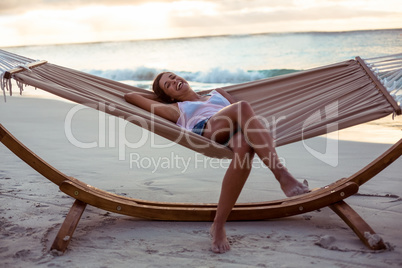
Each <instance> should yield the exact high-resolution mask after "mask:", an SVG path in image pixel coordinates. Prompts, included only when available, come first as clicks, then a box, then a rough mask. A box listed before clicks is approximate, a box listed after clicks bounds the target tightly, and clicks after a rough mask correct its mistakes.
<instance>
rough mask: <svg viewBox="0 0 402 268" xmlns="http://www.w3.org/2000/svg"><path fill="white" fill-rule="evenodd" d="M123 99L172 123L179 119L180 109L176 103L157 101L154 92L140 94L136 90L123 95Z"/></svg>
mask: <svg viewBox="0 0 402 268" xmlns="http://www.w3.org/2000/svg"><path fill="white" fill-rule="evenodd" d="M124 99H125V100H126V101H127V102H128V103H131V104H134V105H135V106H138V107H140V108H142V109H144V110H147V111H148V112H151V113H153V114H156V115H158V116H161V117H163V118H165V119H167V120H169V121H172V122H173V123H176V122H177V120H178V119H179V116H180V111H179V107H178V105H177V104H176V103H172V104H164V103H161V102H159V101H157V97H156V96H155V95H154V94H149V95H141V94H138V93H137V92H130V93H126V94H125V95H124Z"/></svg>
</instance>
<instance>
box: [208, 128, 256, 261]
mask: <svg viewBox="0 0 402 268" xmlns="http://www.w3.org/2000/svg"><path fill="white" fill-rule="evenodd" d="M229 146H230V147H231V149H232V150H233V152H234V157H233V159H232V162H231V163H230V166H229V168H228V169H227V171H226V173H225V176H224V178H223V182H222V190H221V194H220V197H219V202H218V209H217V211H216V215H215V219H214V223H213V224H212V226H211V229H210V233H211V235H212V246H211V249H212V251H213V252H215V253H225V252H226V251H228V250H229V249H230V246H229V242H228V240H227V238H226V231H225V223H226V220H227V218H228V216H229V214H230V212H231V211H232V209H233V206H234V205H235V203H236V201H237V198H238V197H239V195H240V192H241V190H242V189H243V186H244V183H245V182H246V180H247V178H248V176H249V174H250V171H251V167H252V161H253V157H254V152H253V150H252V148H251V147H250V146H249V145H248V143H247V142H246V140H245V138H244V136H243V134H242V133H241V132H238V133H236V134H235V135H234V136H233V137H232V138H231V140H230V141H229Z"/></svg>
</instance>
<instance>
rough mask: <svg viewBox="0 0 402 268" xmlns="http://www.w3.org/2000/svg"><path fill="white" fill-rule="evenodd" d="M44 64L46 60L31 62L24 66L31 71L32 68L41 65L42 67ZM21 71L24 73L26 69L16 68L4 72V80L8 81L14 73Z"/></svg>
mask: <svg viewBox="0 0 402 268" xmlns="http://www.w3.org/2000/svg"><path fill="white" fill-rule="evenodd" d="M45 63H47V61H46V60H41V61H36V62H31V63H28V64H27V65H26V67H27V68H28V69H32V68H35V67H38V66H41V65H43V64H45ZM22 71H26V68H23V67H17V68H14V69H11V70H8V71H6V72H5V73H4V78H6V79H10V78H11V76H12V75H13V74H16V73H19V72H22Z"/></svg>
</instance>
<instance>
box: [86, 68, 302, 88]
mask: <svg viewBox="0 0 402 268" xmlns="http://www.w3.org/2000/svg"><path fill="white" fill-rule="evenodd" d="M163 71H166V70H161V69H156V68H148V67H138V68H136V69H114V70H113V69H112V70H94V69H93V70H85V72H87V73H90V74H93V75H97V76H101V77H104V78H108V79H112V80H116V81H127V80H131V81H151V80H153V79H154V78H155V76H156V75H157V74H159V73H160V72H163ZM297 71H300V70H294V69H271V70H256V71H245V70H241V69H237V70H227V69H222V68H219V67H216V68H212V69H210V70H208V71H199V72H186V71H173V72H174V73H176V74H177V75H179V76H181V77H183V78H184V79H186V80H188V81H192V82H199V83H222V84H231V83H244V82H249V81H255V80H259V79H263V78H269V77H273V76H278V75H283V74H289V73H294V72H297Z"/></svg>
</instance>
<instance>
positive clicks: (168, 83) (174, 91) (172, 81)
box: [159, 72, 191, 100]
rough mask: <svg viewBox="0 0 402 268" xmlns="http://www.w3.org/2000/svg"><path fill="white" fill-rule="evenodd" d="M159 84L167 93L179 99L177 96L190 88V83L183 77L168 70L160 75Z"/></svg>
mask: <svg viewBox="0 0 402 268" xmlns="http://www.w3.org/2000/svg"><path fill="white" fill-rule="evenodd" d="M159 86H160V88H162V90H163V91H164V92H165V93H166V94H167V95H169V96H170V97H172V98H173V99H175V100H179V99H180V98H179V97H180V96H182V95H183V93H185V92H187V91H188V90H191V87H190V85H189V84H188V82H187V81H186V80H185V79H184V78H182V77H180V76H178V75H176V74H174V73H170V72H169V73H165V74H163V75H162V77H161V79H160V80H159Z"/></svg>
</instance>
